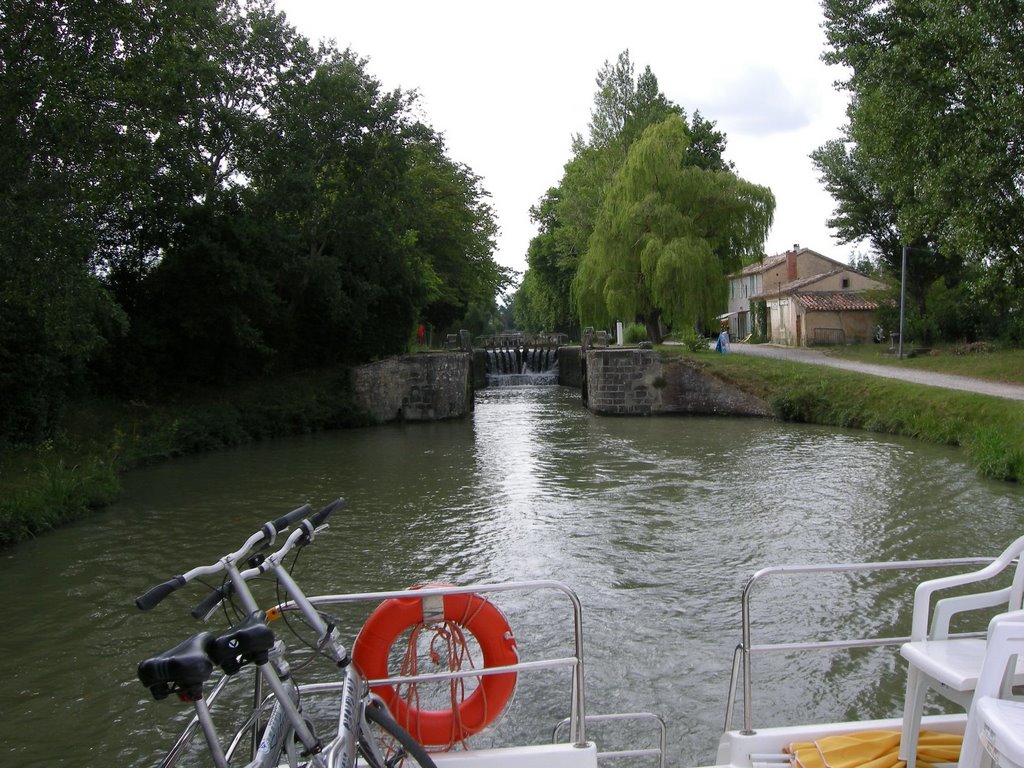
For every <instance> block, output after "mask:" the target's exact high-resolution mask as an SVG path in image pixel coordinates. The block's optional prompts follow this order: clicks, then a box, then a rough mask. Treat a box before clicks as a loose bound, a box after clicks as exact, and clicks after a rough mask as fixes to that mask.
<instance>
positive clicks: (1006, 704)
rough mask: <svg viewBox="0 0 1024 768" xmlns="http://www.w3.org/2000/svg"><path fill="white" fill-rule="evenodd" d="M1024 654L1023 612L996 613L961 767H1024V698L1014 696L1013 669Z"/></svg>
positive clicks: (989, 630) (968, 728)
mask: <svg viewBox="0 0 1024 768" xmlns="http://www.w3.org/2000/svg"><path fill="white" fill-rule="evenodd" d="M1021 657H1024V611H1015V612H1013V613H1006V614H1002V615H1000V616H996V617H995V618H994V619H992V622H991V623H990V624H989V628H988V643H987V645H986V651H985V663H984V664H983V665H982V668H981V674H980V676H979V677H978V685H977V688H976V689H975V692H974V701H973V703H972V704H971V711H970V714H969V715H968V717H967V728H966V729H965V731H964V743H963V747H962V748H961V750H960V768H983V766H984V767H985V768H988V766H990V765H992V763H993V762H994V763H995V764H996V765H999V766H1003V768H1024V701H1020V700H1016V701H1013V700H1009V697H1010V696H1011V695H1012V691H1011V686H1010V670H1011V669H1013V668H1015V667H1016V665H1017V662H1018V659H1019V658H1021Z"/></svg>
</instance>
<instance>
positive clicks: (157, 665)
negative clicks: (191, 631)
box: [139, 632, 214, 701]
mask: <svg viewBox="0 0 1024 768" xmlns="http://www.w3.org/2000/svg"><path fill="white" fill-rule="evenodd" d="M213 639H214V638H213V635H212V634H211V633H209V632H200V633H198V634H195V635H192V637H190V638H189V639H188V640H185V641H184V642H182V643H179V644H178V645H176V646H174V647H173V648H171V649H170V650H169V651H164V652H163V653H161V654H158V655H157V656H153V657H152V658H149V659H146V660H145V661H143V662H140V663H139V680H141V681H142V684H143V685H144V686H146V687H147V688H149V691H150V693H152V694H153V698H154V699H165V698H167V696H168V695H170V694H172V693H183V694H185V696H187V697H188V699H189V700H192V701H194V700H196V699H200V698H202V695H203V693H202V691H203V683H205V682H206V681H207V680H209V679H210V675H212V674H213V662H211V661H210V657H209V656H208V655H207V649H208V647H209V646H210V644H211V643H212V642H213Z"/></svg>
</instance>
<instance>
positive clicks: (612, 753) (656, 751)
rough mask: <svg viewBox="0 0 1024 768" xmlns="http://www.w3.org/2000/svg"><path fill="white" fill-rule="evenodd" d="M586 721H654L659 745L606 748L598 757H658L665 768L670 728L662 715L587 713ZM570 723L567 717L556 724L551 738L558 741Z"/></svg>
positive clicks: (660, 767)
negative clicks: (638, 747)
mask: <svg viewBox="0 0 1024 768" xmlns="http://www.w3.org/2000/svg"><path fill="white" fill-rule="evenodd" d="M586 721H587V722H588V723H608V722H629V723H637V722H648V723H652V724H653V725H654V726H655V727H656V728H657V729H658V746H657V747H656V748H652V749H617V750H604V751H601V752H598V753H597V759H598V761H599V762H600V761H603V762H610V761H613V760H619V759H622V758H627V757H635V758H657V761H658V766H659V768H665V755H666V753H667V749H668V729H667V728H666V727H665V721H664V720H663V719H662V718H661V716H660V715H656V714H654V713H653V712H620V713H616V714H613V715H587V716H586ZM568 724H569V718H565V719H564V720H562V721H560V722H559V723H558V725H556V726H555V729H554V731H553V732H552V734H551V740H552V741H553V742H555V743H557V742H558V737H559V734H560V733H561V732H562V730H564V728H565V726H566V725H568Z"/></svg>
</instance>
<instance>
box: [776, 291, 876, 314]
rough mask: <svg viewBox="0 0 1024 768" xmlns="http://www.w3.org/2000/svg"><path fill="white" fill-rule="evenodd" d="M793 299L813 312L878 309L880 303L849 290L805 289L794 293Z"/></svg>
mask: <svg viewBox="0 0 1024 768" xmlns="http://www.w3.org/2000/svg"><path fill="white" fill-rule="evenodd" d="M793 300H794V301H796V302H797V303H798V304H800V305H801V306H802V307H803V308H804V309H807V310H810V311H812V312H848V311H852V310H862V311H863V310H868V311H873V310H876V309H878V304H877V303H876V302H874V301H870V300H868V299H865V298H864V297H863V296H861V295H859V294H856V293H851V292H849V291H805V292H803V293H794V294H793Z"/></svg>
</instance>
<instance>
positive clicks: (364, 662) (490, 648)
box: [352, 593, 519, 749]
mask: <svg viewBox="0 0 1024 768" xmlns="http://www.w3.org/2000/svg"><path fill="white" fill-rule="evenodd" d="M443 605H444V611H443V614H444V615H443V618H442V617H441V616H430V617H426V618H428V619H429V621H427V622H424V621H423V619H424V618H425V617H424V615H423V614H424V608H423V600H422V599H421V598H392V599H389V600H385V601H384V602H383V603H381V604H380V605H379V606H378V607H377V608H376V609H375V610H374V611H373V613H371V614H370V617H369V618H368V619H367V620H366V623H365V624H364V625H363V628H362V630H360V632H359V636H358V637H357V638H356V641H355V643H354V644H353V647H352V660H353V662H354V663H355V664H356V666H357V667H358V668H359V669H360V670H361V671H362V673H363V674H364V675H365V676H366V677H367V679H370V680H379V679H385V678H387V677H389V676H390V675H389V673H388V660H389V657H391V652H392V649H393V648H394V647H395V645H396V642H398V641H399V638H400V637H401V636H402V635H403V634H405V633H406V632H408V637H407V638H406V639H405V640H404V642H405V644H406V647H405V649H404V651H402V652H401V656H402V664H401V675H402V676H403V677H411V676H414V675H415V674H416V673H417V671H418V667H419V664H420V659H419V652H418V647H419V643H420V641H421V640H422V639H424V633H430V635H429V638H426V652H427V654H428V656H429V658H430V661H431V663H432V664H434V665H435V666H438V665H442V664H443V665H446V666H447V667H448V669H449V671H462V670H465V669H478V668H480V667H479V666H478V665H477V661H476V660H475V659H474V658H473V656H472V653H471V652H470V643H469V638H468V637H467V634H468V635H471V636H472V638H473V639H474V640H475V641H476V644H477V645H478V646H479V648H480V652H481V655H482V660H481V661H482V667H483V668H484V669H486V668H489V667H504V666H510V665H513V664H515V663H517V662H518V661H519V655H518V651H517V649H516V642H515V637H514V636H513V634H512V630H511V628H510V627H509V624H508V621H507V620H506V619H505V616H504V614H502V613H501V611H500V610H499V609H498V608H497V606H495V605H494V603H492V602H490V601H489V600H487V599H486V598H484V597H481V596H479V595H475V594H468V593H461V594H451V595H446V596H445V597H444V599H443ZM467 679H469V680H474V679H475V680H476V681H477V685H476V687H475V688H474V689H473V690H472V691H470V692H469V693H468V694H467V691H466V680H467ZM515 684H516V673H515V672H514V671H513V672H503V673H497V674H492V675H480V676H479V677H475V678H474V677H473V676H469V677H468V678H467V677H463V676H458V677H453V678H452V679H451V680H450V681H449V686H448V691H447V697H446V698H447V699H448V702H447V703H448V708H447V709H441V710H426V709H423V708H422V707H421V700H420V691H419V688H418V686H417V684H416V683H415V682H413V683H403V684H402V685H399V686H397V687H393V686H391V685H378V686H374V687H373V691H374V693H376V694H377V695H378V696H380V697H381V698H382V699H383V700H384V702H385V703H386V704H387V706H388V708H389V709H390V710H391V713H392V715H393V716H394V717H395V719H396V720H397V721H398V723H399V724H400V725H402V726H403V727H404V728H405V729H406V730H407V731H409V732H410V733H411V734H412V735H413V736H414V737H415V738H416V739H417V740H418V741H419V742H420V743H421V744H423V745H425V746H429V747H439V748H443V749H450V748H452V747H453V746H455V745H456V744H460V743H461V744H464V743H465V741H466V739H467V738H468V737H469V736H472V735H473V734H475V733H479V732H480V731H482V730H483V729H484V728H486V727H487V726H488V725H490V724H491V723H493V722H494V721H495V720H496V719H497V718H498V716H500V715H501V714H502V712H504V711H505V709H506V707H507V706H508V704H509V701H510V700H511V698H512V694H513V693H514V691H515Z"/></svg>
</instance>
